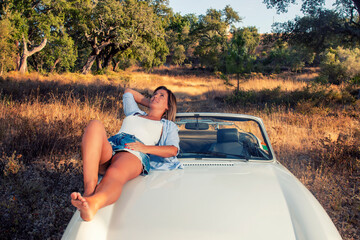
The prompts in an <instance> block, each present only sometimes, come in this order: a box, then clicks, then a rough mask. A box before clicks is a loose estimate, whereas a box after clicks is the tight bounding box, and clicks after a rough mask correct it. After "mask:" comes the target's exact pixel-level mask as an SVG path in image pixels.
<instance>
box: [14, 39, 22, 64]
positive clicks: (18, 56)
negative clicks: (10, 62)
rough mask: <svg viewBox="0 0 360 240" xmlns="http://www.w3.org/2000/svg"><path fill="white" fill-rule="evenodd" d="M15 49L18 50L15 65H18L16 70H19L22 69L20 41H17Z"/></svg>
mask: <svg viewBox="0 0 360 240" xmlns="http://www.w3.org/2000/svg"><path fill="white" fill-rule="evenodd" d="M15 48H16V58H15V64H16V69H17V70H19V69H20V59H21V58H20V42H19V41H17V40H16V41H15Z"/></svg>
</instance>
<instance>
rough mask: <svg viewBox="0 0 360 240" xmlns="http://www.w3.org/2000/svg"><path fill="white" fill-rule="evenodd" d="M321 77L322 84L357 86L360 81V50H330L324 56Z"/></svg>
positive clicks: (340, 48)
mask: <svg viewBox="0 0 360 240" xmlns="http://www.w3.org/2000/svg"><path fill="white" fill-rule="evenodd" d="M322 58H323V60H322V62H321V64H320V67H321V70H320V76H319V78H318V79H317V81H318V82H321V83H331V84H337V85H339V84H341V83H353V84H356V83H358V82H359V79H360V49H359V48H354V49H344V48H342V47H337V48H336V49H332V48H329V49H328V50H326V51H325V52H324V53H323V54H322Z"/></svg>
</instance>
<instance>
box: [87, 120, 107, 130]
mask: <svg viewBox="0 0 360 240" xmlns="http://www.w3.org/2000/svg"><path fill="white" fill-rule="evenodd" d="M89 128H91V129H92V128H95V129H104V128H105V127H104V125H103V124H102V122H101V121H99V120H91V121H90V122H89V123H88V125H87V126H86V129H89Z"/></svg>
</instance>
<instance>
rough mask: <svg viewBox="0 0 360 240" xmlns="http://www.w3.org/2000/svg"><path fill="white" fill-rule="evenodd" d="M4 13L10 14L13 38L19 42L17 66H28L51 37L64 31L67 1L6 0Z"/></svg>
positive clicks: (2, 14)
mask: <svg viewBox="0 0 360 240" xmlns="http://www.w3.org/2000/svg"><path fill="white" fill-rule="evenodd" d="M2 7H3V9H6V11H4V10H3V11H2V13H1V16H4V15H7V16H8V18H9V20H10V21H11V23H12V25H13V26H14V32H13V40H14V41H15V42H16V43H17V44H16V45H17V46H18V54H19V56H20V58H19V63H18V70H19V71H20V72H21V73H24V72H25V71H26V70H27V62H28V58H29V57H31V56H33V55H34V54H35V53H37V52H40V51H42V50H43V49H44V47H45V46H46V45H47V43H48V41H52V40H54V39H55V38H56V35H57V33H59V32H61V33H62V34H63V35H65V34H66V32H65V31H64V29H63V22H64V16H65V12H66V9H67V7H68V2H67V1H63V0H54V1H45V0H44V1H41V0H38V1H28V0H23V1H16V0H13V1H6V2H4V3H3V4H2Z"/></svg>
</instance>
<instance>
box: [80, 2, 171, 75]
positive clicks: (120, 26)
mask: <svg viewBox="0 0 360 240" xmlns="http://www.w3.org/2000/svg"><path fill="white" fill-rule="evenodd" d="M158 2H159V3H160V2H162V1H158ZM153 3H154V2H152V1H137V0H127V1H117V0H104V1H99V2H93V3H92V4H89V5H85V6H83V9H82V10H81V13H82V14H81V15H80V16H79V19H80V20H81V21H79V22H78V23H77V29H78V33H79V34H81V35H83V36H84V38H85V39H86V41H87V42H88V43H89V44H88V46H90V47H91V50H92V51H91V53H90V54H89V56H88V60H87V62H86V64H85V65H84V67H83V69H82V72H83V73H88V72H89V71H90V69H91V66H92V64H93V63H94V62H95V60H96V62H97V68H98V69H99V68H103V67H104V68H105V67H108V66H109V64H110V63H111V60H112V59H114V57H115V55H116V54H122V52H124V51H126V50H127V49H129V48H131V51H130V52H128V53H127V54H123V55H122V56H121V58H124V57H126V56H130V57H131V58H132V59H137V60H138V61H139V62H140V63H141V65H142V66H144V67H146V68H152V67H153V66H159V65H160V64H162V63H163V62H164V61H165V57H166V54H167V53H168V49H167V46H166V43H165V41H164V35H165V33H164V29H163V22H162V21H161V19H160V17H159V16H157V15H156V13H155V12H157V11H160V9H159V8H158V7H159V5H158V4H155V5H154V4H153ZM153 7H156V9H154V8H153ZM82 15H84V16H82ZM128 63H130V61H128Z"/></svg>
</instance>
